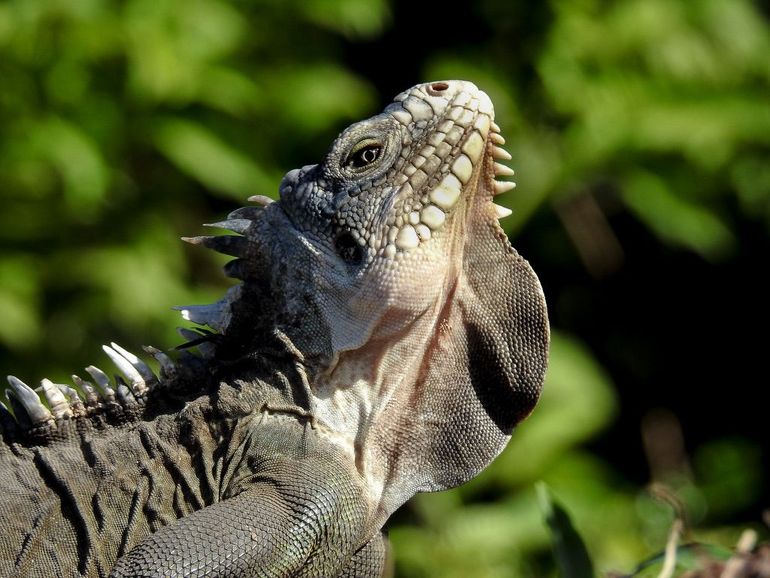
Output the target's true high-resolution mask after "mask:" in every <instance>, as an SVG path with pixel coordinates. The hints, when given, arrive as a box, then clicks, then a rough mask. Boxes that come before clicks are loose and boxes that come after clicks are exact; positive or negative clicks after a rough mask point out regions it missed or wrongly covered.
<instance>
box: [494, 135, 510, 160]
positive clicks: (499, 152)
mask: <svg viewBox="0 0 770 578" xmlns="http://www.w3.org/2000/svg"><path fill="white" fill-rule="evenodd" d="M492 134H494V133H492ZM490 152H491V154H492V158H495V159H502V160H504V161H509V160H511V159H512V158H513V157H512V156H511V153H509V152H508V151H507V150H505V149H504V148H502V147H498V146H493V147H490Z"/></svg>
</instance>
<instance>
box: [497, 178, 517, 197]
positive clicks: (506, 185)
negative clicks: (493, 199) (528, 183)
mask: <svg viewBox="0 0 770 578" xmlns="http://www.w3.org/2000/svg"><path fill="white" fill-rule="evenodd" d="M515 188H516V183H514V182H513V181H495V195H502V194H503V193H507V192H508V191H510V190H511V189H515Z"/></svg>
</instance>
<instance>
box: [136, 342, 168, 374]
mask: <svg viewBox="0 0 770 578" xmlns="http://www.w3.org/2000/svg"><path fill="white" fill-rule="evenodd" d="M142 349H144V350H145V351H146V352H147V353H149V354H150V355H152V356H153V357H154V358H155V360H156V361H157V362H158V363H160V369H161V376H162V377H165V378H166V379H173V378H174V376H176V365H175V364H174V361H173V360H172V359H171V358H170V357H169V356H168V355H166V354H165V353H163V352H162V351H161V350H160V349H158V348H156V347H153V346H152V345H145V346H144V347H143V348H142Z"/></svg>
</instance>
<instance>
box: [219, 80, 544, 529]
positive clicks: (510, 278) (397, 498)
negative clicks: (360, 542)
mask: <svg viewBox="0 0 770 578" xmlns="http://www.w3.org/2000/svg"><path fill="white" fill-rule="evenodd" d="M497 131H498V129H497V126H496V125H495V124H494V111H493V107H492V104H491V102H490V100H489V98H488V97H487V95H486V94H484V93H483V92H481V91H479V90H478V89H477V88H476V87H475V86H473V85H472V84H470V83H467V82H462V81H452V82H437V83H431V84H425V85H419V86H416V87H414V88H412V89H410V90H408V91H405V92H403V93H401V94H400V95H398V96H397V97H396V99H395V101H394V103H393V104H391V105H390V106H388V107H387V108H386V109H385V111H384V112H383V113H382V114H380V115H377V116H375V117H372V118H370V119H367V120H364V121H362V122H360V123H357V124H354V125H352V126H351V127H349V128H348V129H346V130H345V131H344V132H343V133H342V134H341V135H340V136H339V137H338V139H337V140H336V141H335V143H334V144H333V145H332V147H331V149H330V151H329V153H328V154H327V155H326V158H325V159H324V160H323V162H321V163H320V164H318V165H311V166H306V167H303V168H302V169H297V170H294V171H291V172H289V173H288V174H287V175H286V176H285V177H284V179H283V182H282V183H281V187H280V197H281V198H280V201H279V202H277V203H270V204H267V205H266V206H265V208H264V209H263V210H262V211H261V212H257V213H252V216H253V218H252V219H251V221H250V223H249V224H248V225H247V226H246V228H245V229H243V230H242V232H243V235H244V239H245V241H246V242H245V243H244V244H243V245H242V246H241V247H240V249H239V250H237V251H233V253H235V254H237V255H238V256H240V257H241V261H245V263H244V264H243V265H242V266H240V267H238V274H239V276H240V277H241V278H242V279H244V287H247V288H248V287H249V286H250V284H251V283H252V282H253V281H252V280H253V279H255V278H256V277H257V276H259V278H260V279H262V278H263V276H265V275H266V276H267V278H269V279H270V280H271V285H270V293H271V295H272V296H273V297H272V299H273V303H272V304H271V305H270V309H271V310H272V311H274V312H278V313H277V315H276V316H275V317H274V318H273V320H272V325H273V326H274V328H275V329H276V330H278V331H280V333H281V334H282V335H283V337H284V339H285V340H287V341H288V342H290V343H291V344H292V347H293V348H295V350H294V356H295V359H296V362H297V364H298V365H299V366H300V367H301V372H302V373H303V374H304V375H306V376H307V384H308V385H307V390H308V392H307V399H306V400H303V403H302V404H301V406H302V410H303V411H307V412H309V413H310V414H311V415H312V416H313V418H314V420H316V421H317V423H318V425H319V428H320V430H321V431H323V432H324V433H325V435H328V436H329V438H330V439H333V440H334V441H335V442H336V443H338V444H339V445H340V446H341V447H343V448H345V450H346V451H348V452H349V453H350V455H351V456H352V457H353V458H354V460H355V463H356V466H357V468H358V469H359V471H360V473H361V475H362V476H363V477H364V478H365V479H366V480H367V485H368V490H369V494H370V499H371V500H372V503H373V504H374V506H375V509H376V511H377V512H378V513H377V514H376V519H377V520H378V523H382V522H384V520H385V519H386V518H387V517H388V516H389V515H390V513H392V511H393V510H395V509H396V508H397V507H398V506H400V505H401V504H402V503H403V502H404V501H405V500H407V499H408V498H409V497H410V496H411V495H413V494H414V492H416V491H423V490H437V489H444V488H447V487H451V486H454V485H457V484H459V483H462V482H464V481H466V480H467V479H469V478H470V477H472V476H474V475H476V474H477V473H478V472H479V471H480V470H481V469H483V468H484V467H485V466H486V465H487V464H488V462H489V461H490V460H491V459H493V458H494V457H495V456H496V455H497V453H499V451H500V450H502V448H503V447H504V445H505V443H506V441H507V439H508V436H509V435H510V433H511V430H512V428H513V426H514V425H515V423H516V422H518V421H519V420H520V419H521V418H523V417H524V416H526V415H527V414H528V413H529V411H530V410H531V409H532V407H533V406H534V403H535V401H536V400H537V397H538V394H539V388H540V384H541V382H542V378H543V373H544V371H545V363H546V356H547V347H548V326H547V319H546V314H545V305H544V300H543V296H542V291H541V289H540V286H539V284H538V281H537V278H536V277H535V275H534V274H533V273H532V271H531V270H530V268H529V266H528V265H527V264H526V262H525V261H524V260H523V259H521V258H520V257H519V256H518V254H517V253H516V252H515V251H514V250H513V249H512V248H511V247H510V244H509V243H508V241H507V239H506V237H505V235H504V234H503V232H502V230H501V229H500V227H499V225H498V223H497V218H498V217H499V216H500V215H501V211H500V207H497V206H496V205H494V204H493V203H492V198H493V196H494V195H495V194H497V193H499V192H502V191H505V190H508V189H509V188H510V186H509V183H501V182H498V181H496V180H495V177H496V176H499V175H507V174H510V173H509V171H508V169H507V167H504V166H502V165H499V164H498V163H496V162H495V159H496V158H501V157H502V158H505V156H506V153H504V151H501V149H500V148H499V147H498V146H497V143H500V142H503V140H502V138H501V137H500V136H499V134H498V132H497ZM502 214H504V213H502ZM204 243H206V244H209V245H210V246H212V247H214V248H221V246H222V245H221V238H214V239H209V240H206V241H204ZM256 263H259V266H255V264H256ZM247 264H251V267H252V268H253V269H252V270H249V266H248V265H247ZM249 299H250V300H252V302H253V297H249ZM240 301H241V302H242V301H243V298H241V300H240ZM236 302H238V300H236ZM240 306H241V307H242V308H243V309H248V308H249V305H245V306H244V305H243V303H241V304H240ZM236 307H237V306H236ZM238 317H239V315H236V314H234V315H232V316H231V318H232V319H237V318H238ZM241 317H243V318H246V317H248V315H241ZM224 333H225V336H226V337H227V336H230V335H236V336H237V338H236V340H238V339H241V338H242V336H243V325H242V324H237V328H236V326H229V327H227V328H226V329H225V332H224ZM501 404H503V407H500V406H501ZM472 432H475V433H476V434H477V435H480V436H482V440H483V441H482V442H481V443H480V442H479V440H477V439H474V438H473V437H471V436H470V435H469V434H470V433H472Z"/></svg>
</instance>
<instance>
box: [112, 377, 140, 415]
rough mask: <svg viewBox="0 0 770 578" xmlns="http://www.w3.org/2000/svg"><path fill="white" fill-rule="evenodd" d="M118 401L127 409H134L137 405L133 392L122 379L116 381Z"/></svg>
mask: <svg viewBox="0 0 770 578" xmlns="http://www.w3.org/2000/svg"><path fill="white" fill-rule="evenodd" d="M116 393H117V397H118V401H119V402H120V405H122V406H123V407H125V408H127V409H135V408H137V407H139V404H138V403H137V401H136V398H135V397H134V394H133V393H131V390H130V389H129V388H128V386H126V384H125V383H123V380H122V379H121V380H119V381H118V388H117V390H116Z"/></svg>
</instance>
